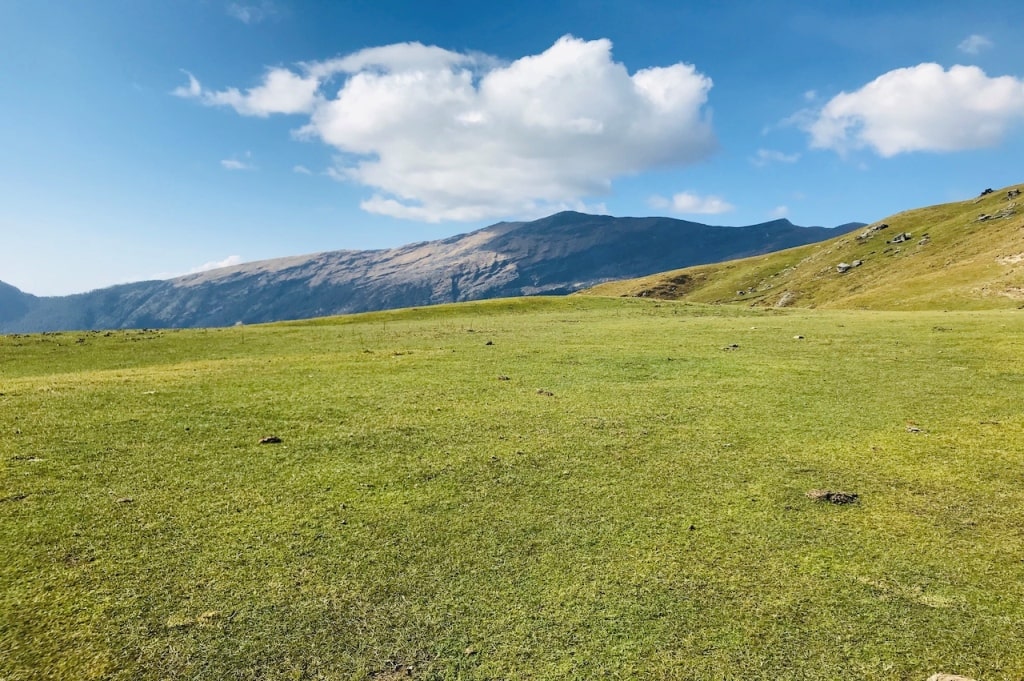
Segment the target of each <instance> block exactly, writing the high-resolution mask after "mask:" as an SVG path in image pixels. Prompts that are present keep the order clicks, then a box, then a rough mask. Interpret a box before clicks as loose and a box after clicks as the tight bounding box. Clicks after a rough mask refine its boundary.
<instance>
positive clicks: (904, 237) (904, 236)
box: [885, 232, 914, 244]
mask: <svg viewBox="0 0 1024 681" xmlns="http://www.w3.org/2000/svg"><path fill="white" fill-rule="evenodd" d="M913 236H914V235H913V234H911V233H910V232H901V233H900V234H897V235H896V236H894V237H893V238H891V239H889V240H888V241H886V242H885V243H887V244H901V243H903V242H904V241H910V239H911V237H913Z"/></svg>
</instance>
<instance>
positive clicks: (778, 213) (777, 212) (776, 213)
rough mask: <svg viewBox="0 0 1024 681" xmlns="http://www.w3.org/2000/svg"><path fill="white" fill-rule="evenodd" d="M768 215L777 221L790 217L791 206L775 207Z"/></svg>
mask: <svg viewBox="0 0 1024 681" xmlns="http://www.w3.org/2000/svg"><path fill="white" fill-rule="evenodd" d="M768 215H769V216H771V217H772V218H773V219H776V220H778V219H779V218H785V217H789V206H775V208H773V209H772V210H771V212H770V213H768Z"/></svg>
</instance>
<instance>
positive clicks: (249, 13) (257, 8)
mask: <svg viewBox="0 0 1024 681" xmlns="http://www.w3.org/2000/svg"><path fill="white" fill-rule="evenodd" d="M225 11H226V12H227V13H228V16H230V17H234V18H235V19H238V20H239V21H241V22H242V23H243V24H258V23H260V22H261V21H263V20H265V19H269V18H271V17H273V16H274V15H276V14H277V11H278V10H277V7H275V6H274V3H272V2H269V0H264V2H260V3H256V4H242V3H240V2H232V3H231V4H229V5H228V6H227V7H226V8H225Z"/></svg>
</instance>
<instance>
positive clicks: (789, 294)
mask: <svg viewBox="0 0 1024 681" xmlns="http://www.w3.org/2000/svg"><path fill="white" fill-rule="evenodd" d="M796 299H797V294H796V293H794V292H793V291H783V292H782V295H781V296H779V299H778V300H777V301H775V307H789V306H790V305H792V304H793V303H795V302H796Z"/></svg>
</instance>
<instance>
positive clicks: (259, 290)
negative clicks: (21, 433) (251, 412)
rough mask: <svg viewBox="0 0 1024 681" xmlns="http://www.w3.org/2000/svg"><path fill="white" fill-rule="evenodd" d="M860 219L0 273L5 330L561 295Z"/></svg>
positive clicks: (562, 229)
mask: <svg viewBox="0 0 1024 681" xmlns="http://www.w3.org/2000/svg"><path fill="white" fill-rule="evenodd" d="M862 226H863V223H848V224H845V225H841V226H839V227H836V228H831V229H829V228H823V227H798V226H796V225H793V224H792V223H791V222H789V221H788V220H775V221H772V222H766V223H763V224H759V225H752V226H749V227H716V226H709V225H704V224H700V223H696V222H687V221H684V220H675V219H672V218H660V217H649V218H616V217H611V216H607V215H586V214H583V213H575V212H563V213H557V214H555V215H551V216H549V217H546V218H542V219H540V220H535V221H532V222H499V223H497V224H495V225H491V226H490V227H485V228H483V229H480V230H478V231H475V232H470V233H469V234H462V235H459V236H454V237H451V238H448V239H443V240H440V241H429V242H422V243H417V244H410V245H407V246H402V247H400V248H392V249H386V250H374V251H332V252H327V253H317V254H313V255H306V256H294V257H286V258H277V259H274V260H263V261H259V262H253V263H246V264H242V265H236V266H233V267H226V268H223V269H218V270H212V271H209V272H203V273H200V274H192V275H187V276H183V277H178V278H176V279H170V280H167V281H144V282H138V283H134V284H125V285H121V286H112V287H110V288H104V289H99V290H96V291H91V292H89V293H82V294H77V295H72V296H61V297H37V296H32V295H29V294H26V293H23V292H21V291H19V290H18V289H16V288H14V287H13V286H9V285H7V284H3V283H2V282H0V333H15V332H21V333H26V332H39V331H57V330H72V329H78V330H84V329H118V328H164V327H205V326H229V325H232V324H235V323H237V322H243V323H247V324H249V323H257V322H270V321H280V320H287V319H303V318H307V317H318V316H326V315H335V314H345V313H352V312H365V311H370V310H382V309H390V308H398V307H411V306H420V305H432V304H437V303H450V302H458V301H465V300H478V299H483V298H500V297H511V296H523V295H552V294H565V293H571V292H573V291H577V290H579V289H582V288H586V287H588V286H593V285H594V284H597V283H600V282H602V281H609V280H613V279H624V278H630V277H639V276H644V275H647V274H654V273H656V272H663V271H665V270H671V269H678V268H681V267H686V266H689V265H699V264H703V263H710V262H720V261H723V260H731V259H733V258H741V257H745V256H750V255H757V254H761V253H768V252H771V251H776V250H781V249H784V248H790V247H793V246H800V245H803V244H807V243H813V242H817V241H822V240H825V239H829V238H831V237H834V236H838V235H839V234H842V233H844V232H847V231H850V230H852V229H856V228H858V227H862Z"/></svg>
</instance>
